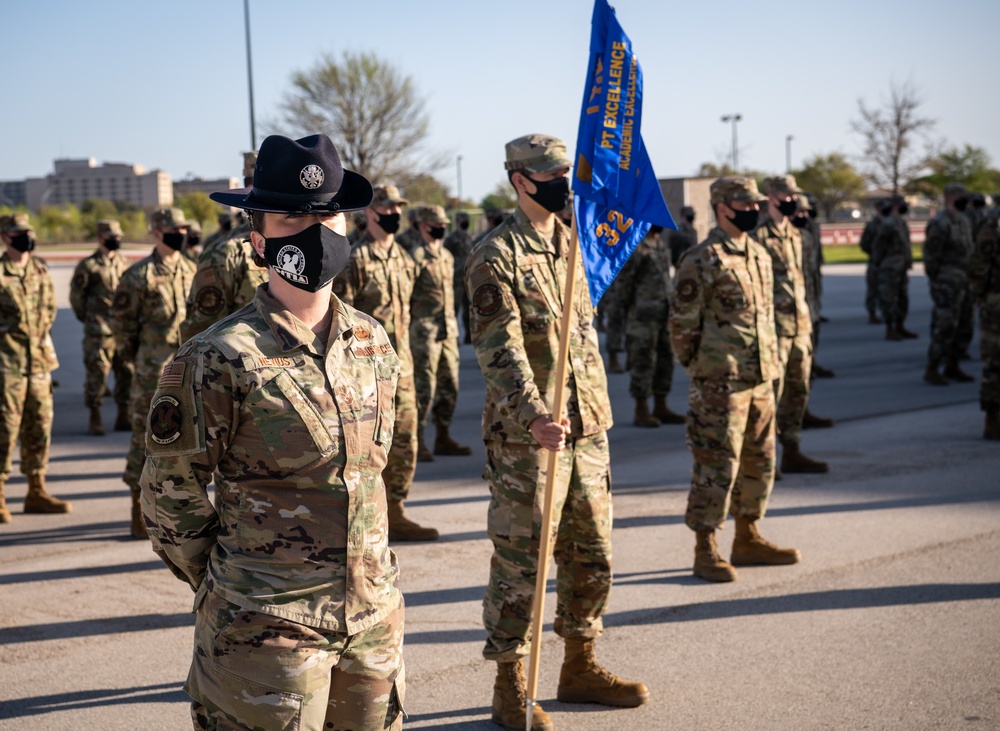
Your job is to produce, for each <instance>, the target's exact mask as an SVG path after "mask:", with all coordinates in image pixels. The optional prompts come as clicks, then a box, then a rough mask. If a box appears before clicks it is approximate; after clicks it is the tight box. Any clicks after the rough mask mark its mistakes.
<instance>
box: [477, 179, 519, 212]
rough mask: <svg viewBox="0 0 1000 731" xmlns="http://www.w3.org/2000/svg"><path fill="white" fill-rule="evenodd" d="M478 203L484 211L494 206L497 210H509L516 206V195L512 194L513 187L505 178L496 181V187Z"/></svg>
mask: <svg viewBox="0 0 1000 731" xmlns="http://www.w3.org/2000/svg"><path fill="white" fill-rule="evenodd" d="M479 205H480V206H481V207H482V209H483V210H484V211H488V210H489V209H490V208H496V209H497V210H498V211H510V210H513V209H514V208H517V196H516V195H514V188H513V187H511V184H510V182H509V181H507V180H502V181H500V182H499V183H497V185H496V187H495V188H494V189H493V190H492V191H491V192H490V193H489V194H487V195H486V197H484V198H483V200H482V201H480V203H479Z"/></svg>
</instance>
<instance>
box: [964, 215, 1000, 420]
mask: <svg viewBox="0 0 1000 731" xmlns="http://www.w3.org/2000/svg"><path fill="white" fill-rule="evenodd" d="M998 226H1000V207H995V208H993V209H992V210H991V211H990V212H989V214H988V215H987V216H986V220H985V221H984V222H983V223H982V225H981V226H980V227H979V237H978V238H977V239H976V247H975V250H974V251H973V253H972V258H971V260H970V264H969V291H970V292H971V293H972V296H973V297H974V298H975V300H976V301H977V302H978V303H979V305H980V310H979V343H980V345H979V350H980V354H981V355H982V359H983V380H982V383H981V384H980V386H979V404H980V406H981V407H982V409H983V411H985V412H987V413H993V414H994V415H995V414H996V413H997V412H998V411H1000V228H998ZM998 425H1000V424H998Z"/></svg>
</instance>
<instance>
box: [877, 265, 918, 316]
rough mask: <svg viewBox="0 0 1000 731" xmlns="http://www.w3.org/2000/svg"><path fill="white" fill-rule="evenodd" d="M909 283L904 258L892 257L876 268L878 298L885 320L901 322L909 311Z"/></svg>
mask: <svg viewBox="0 0 1000 731" xmlns="http://www.w3.org/2000/svg"><path fill="white" fill-rule="evenodd" d="M909 289H910V285H909V281H908V277H907V276H906V260H905V259H904V258H903V257H901V256H900V257H892V258H890V259H886V260H885V261H883V262H882V263H881V264H880V265H879V268H878V298H879V304H880V305H881V307H882V317H884V318H885V321H886V322H895V323H901V322H903V320H905V319H906V315H907V314H908V313H909V311H910V293H909Z"/></svg>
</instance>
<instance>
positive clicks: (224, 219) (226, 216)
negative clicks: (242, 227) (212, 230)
mask: <svg viewBox="0 0 1000 731" xmlns="http://www.w3.org/2000/svg"><path fill="white" fill-rule="evenodd" d="M215 220H216V221H218V222H219V223H220V224H221V223H232V222H233V214H232V211H223V212H222V213H220V214H219V215H217V216H216V217H215Z"/></svg>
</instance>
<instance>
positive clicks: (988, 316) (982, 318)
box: [979, 293, 1000, 411]
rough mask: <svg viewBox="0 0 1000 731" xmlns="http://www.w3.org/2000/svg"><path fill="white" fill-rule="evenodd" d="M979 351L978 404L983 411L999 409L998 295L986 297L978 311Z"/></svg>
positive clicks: (999, 335) (999, 312)
mask: <svg viewBox="0 0 1000 731" xmlns="http://www.w3.org/2000/svg"><path fill="white" fill-rule="evenodd" d="M979 351H980V355H981V357H982V359H983V378H982V383H980V385H979V404H980V406H982V409H983V411H993V410H995V409H1000V293H996V294H988V295H986V297H985V298H984V299H983V304H982V307H981V308H980V310H979Z"/></svg>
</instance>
